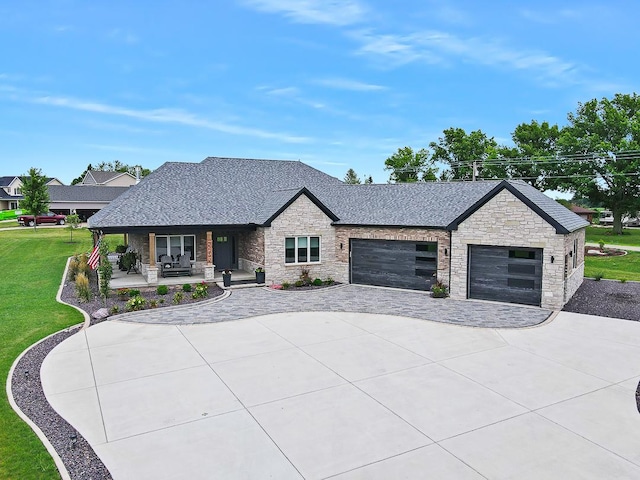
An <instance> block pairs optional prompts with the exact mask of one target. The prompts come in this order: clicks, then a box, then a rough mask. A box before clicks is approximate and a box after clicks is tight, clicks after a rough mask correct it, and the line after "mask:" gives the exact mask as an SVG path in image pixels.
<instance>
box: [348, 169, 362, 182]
mask: <svg viewBox="0 0 640 480" xmlns="http://www.w3.org/2000/svg"><path fill="white" fill-rule="evenodd" d="M344 183H349V184H352V185H357V184H360V183H361V182H360V177H358V174H357V173H356V171H355V170H354V169H353V168H350V169H349V170H347V174H346V175H345V176H344Z"/></svg>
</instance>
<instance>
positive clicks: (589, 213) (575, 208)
mask: <svg viewBox="0 0 640 480" xmlns="http://www.w3.org/2000/svg"><path fill="white" fill-rule="evenodd" d="M570 210H571V211H572V212H573V213H575V214H576V215H578V216H579V217H580V218H582V219H584V220H586V221H587V222H589V223H593V216H594V215H595V214H597V213H598V212H596V211H595V210H591V209H589V208H584V207H581V206H580V205H571V208H570Z"/></svg>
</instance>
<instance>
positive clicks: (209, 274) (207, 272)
mask: <svg viewBox="0 0 640 480" xmlns="http://www.w3.org/2000/svg"><path fill="white" fill-rule="evenodd" d="M215 268H216V266H215V265H214V264H213V234H212V233H211V232H207V264H206V265H205V266H204V279H205V280H209V281H213V279H214V277H215Z"/></svg>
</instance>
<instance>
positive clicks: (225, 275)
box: [222, 273, 231, 287]
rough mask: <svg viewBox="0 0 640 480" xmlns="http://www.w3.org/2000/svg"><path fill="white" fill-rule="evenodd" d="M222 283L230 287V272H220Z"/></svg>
mask: <svg viewBox="0 0 640 480" xmlns="http://www.w3.org/2000/svg"><path fill="white" fill-rule="evenodd" d="M222 284H223V285H224V286H225V287H230V286H231V274H230V273H223V274H222Z"/></svg>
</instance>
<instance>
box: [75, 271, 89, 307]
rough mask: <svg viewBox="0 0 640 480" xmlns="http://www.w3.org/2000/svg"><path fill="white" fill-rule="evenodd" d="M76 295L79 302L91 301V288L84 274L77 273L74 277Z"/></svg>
mask: <svg viewBox="0 0 640 480" xmlns="http://www.w3.org/2000/svg"><path fill="white" fill-rule="evenodd" d="M76 293H77V294H78V299H79V300H80V301H81V302H88V301H89V300H91V288H90V287H89V278H88V277H87V276H86V275H85V274H84V273H78V275H77V276H76Z"/></svg>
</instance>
